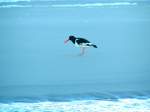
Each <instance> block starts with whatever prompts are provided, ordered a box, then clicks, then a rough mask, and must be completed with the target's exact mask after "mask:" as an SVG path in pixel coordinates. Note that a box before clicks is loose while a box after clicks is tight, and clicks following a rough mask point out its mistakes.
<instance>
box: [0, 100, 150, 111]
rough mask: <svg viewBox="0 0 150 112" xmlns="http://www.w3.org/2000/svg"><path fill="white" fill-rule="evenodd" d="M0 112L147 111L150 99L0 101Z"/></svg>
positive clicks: (149, 107) (149, 108)
mask: <svg viewBox="0 0 150 112" xmlns="http://www.w3.org/2000/svg"><path fill="white" fill-rule="evenodd" d="M0 111H1V112H45V111H46V112H149V111H150V99H119V100H118V101H107V100H78V101H71V102H68V101H67V102H49V101H47V102H37V103H25V102H14V103H0Z"/></svg>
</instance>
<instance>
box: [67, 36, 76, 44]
mask: <svg viewBox="0 0 150 112" xmlns="http://www.w3.org/2000/svg"><path fill="white" fill-rule="evenodd" d="M75 38H76V37H75V36H73V35H70V36H69V38H68V39H67V40H65V41H64V43H65V44H66V43H67V42H68V41H69V40H74V39H75Z"/></svg>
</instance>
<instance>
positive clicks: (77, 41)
mask: <svg viewBox="0 0 150 112" xmlns="http://www.w3.org/2000/svg"><path fill="white" fill-rule="evenodd" d="M68 41H71V42H72V43H73V44H74V45H75V46H76V47H80V48H81V53H80V55H84V54H85V48H87V47H94V48H97V46H96V45H95V44H93V43H91V42H90V41H88V40H87V39H85V38H79V37H76V36H73V35H70V36H69V37H68V39H66V40H65V41H64V43H65V44H66V43H67V42H68Z"/></svg>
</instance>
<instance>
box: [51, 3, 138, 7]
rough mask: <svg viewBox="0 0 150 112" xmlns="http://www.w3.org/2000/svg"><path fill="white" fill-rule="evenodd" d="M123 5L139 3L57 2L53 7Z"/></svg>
mask: <svg viewBox="0 0 150 112" xmlns="http://www.w3.org/2000/svg"><path fill="white" fill-rule="evenodd" d="M122 5H137V3H130V2H114V3H85V4H59V5H58V4H57V5H52V7H102V6H122Z"/></svg>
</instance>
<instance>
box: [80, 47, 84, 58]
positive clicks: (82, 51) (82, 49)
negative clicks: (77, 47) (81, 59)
mask: <svg viewBox="0 0 150 112" xmlns="http://www.w3.org/2000/svg"><path fill="white" fill-rule="evenodd" d="M84 53H85V48H84V47H81V54H80V56H82V55H84Z"/></svg>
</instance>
